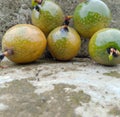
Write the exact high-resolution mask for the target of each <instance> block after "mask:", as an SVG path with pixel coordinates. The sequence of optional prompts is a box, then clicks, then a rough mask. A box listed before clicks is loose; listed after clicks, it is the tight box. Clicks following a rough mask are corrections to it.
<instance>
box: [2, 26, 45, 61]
mask: <svg viewBox="0 0 120 117" xmlns="http://www.w3.org/2000/svg"><path fill="white" fill-rule="evenodd" d="M45 49H46V37H45V35H44V33H43V32H42V31H41V30H40V29H39V28H37V27H35V26H33V25H30V24H18V25H15V26H13V27H12V28H10V29H9V30H8V31H7V32H6V33H5V35H4V36H3V39H2V51H3V55H5V56H6V57H7V58H8V59H10V60H11V61H13V62H15V63H29V62H33V61H35V60H36V59H38V58H39V57H41V56H42V54H43V52H44V51H45Z"/></svg>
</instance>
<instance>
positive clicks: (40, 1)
mask: <svg viewBox="0 0 120 117" xmlns="http://www.w3.org/2000/svg"><path fill="white" fill-rule="evenodd" d="M34 1H35V2H36V3H38V4H42V2H43V0H34Z"/></svg>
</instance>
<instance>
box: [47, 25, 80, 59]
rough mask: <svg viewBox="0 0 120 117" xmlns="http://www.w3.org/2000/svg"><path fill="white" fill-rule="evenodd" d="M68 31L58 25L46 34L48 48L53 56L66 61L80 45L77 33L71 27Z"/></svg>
mask: <svg viewBox="0 0 120 117" xmlns="http://www.w3.org/2000/svg"><path fill="white" fill-rule="evenodd" d="M68 30H69V31H68V32H67V31H64V29H63V27H62V26H60V27H58V28H55V29H54V30H53V31H52V32H51V33H50V34H49V35H48V38H47V40H48V50H49V51H50V53H51V54H52V56H53V57H54V58H56V59H57V60H61V61H68V60H71V59H72V58H73V57H75V56H76V55H77V53H78V51H79V49H80V47H81V39H80V36H79V34H78V33H77V32H76V31H75V30H74V29H73V28H71V27H68Z"/></svg>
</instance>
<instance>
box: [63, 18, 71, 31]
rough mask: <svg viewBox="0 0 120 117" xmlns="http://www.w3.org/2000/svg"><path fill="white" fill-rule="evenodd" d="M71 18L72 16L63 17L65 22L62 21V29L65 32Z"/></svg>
mask: <svg viewBox="0 0 120 117" xmlns="http://www.w3.org/2000/svg"><path fill="white" fill-rule="evenodd" d="M71 18H72V16H66V17H65V20H64V23H63V24H64V26H63V29H64V30H65V31H68V25H69V23H70V19H71Z"/></svg>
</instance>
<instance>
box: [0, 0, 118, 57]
mask: <svg viewBox="0 0 120 117" xmlns="http://www.w3.org/2000/svg"><path fill="white" fill-rule="evenodd" d="M53 1H55V2H57V3H58V4H59V5H60V6H61V8H62V9H63V10H64V12H65V14H66V15H72V14H73V11H74V9H75V7H76V5H77V4H78V3H79V2H81V1H84V0H53ZM103 1H104V2H105V3H106V4H107V5H108V6H109V8H110V9H111V11H112V16H113V20H112V22H111V26H110V27H114V28H118V29H120V25H119V24H120V7H119V6H120V0H103ZM30 15H31V0H0V43H1V39H2V36H3V34H4V33H5V32H6V30H7V29H9V28H10V27H11V26H13V25H15V24H20V23H31V18H30ZM71 26H72V21H71ZM87 44H88V39H84V40H82V48H81V51H80V54H79V55H81V56H88V51H87ZM0 45H1V44H0Z"/></svg>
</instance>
